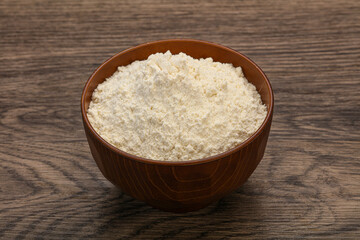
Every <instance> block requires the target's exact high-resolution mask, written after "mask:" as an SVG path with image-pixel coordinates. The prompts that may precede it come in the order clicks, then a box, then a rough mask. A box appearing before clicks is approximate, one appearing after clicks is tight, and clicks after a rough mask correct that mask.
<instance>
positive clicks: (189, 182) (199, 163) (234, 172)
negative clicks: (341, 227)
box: [81, 39, 274, 212]
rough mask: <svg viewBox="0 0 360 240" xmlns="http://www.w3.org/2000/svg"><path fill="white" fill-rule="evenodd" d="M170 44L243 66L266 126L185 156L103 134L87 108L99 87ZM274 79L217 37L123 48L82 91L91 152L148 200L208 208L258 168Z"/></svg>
mask: <svg viewBox="0 0 360 240" xmlns="http://www.w3.org/2000/svg"><path fill="white" fill-rule="evenodd" d="M167 50H170V51H171V53H172V54H177V53H180V52H183V53H186V54H188V55H190V56H192V57H193V58H207V57H212V58H213V59H214V61H218V62H223V63H232V64H233V65H234V66H235V67H238V66H241V67H242V69H243V72H244V74H245V77H246V78H247V79H248V81H249V82H251V83H252V84H254V85H255V86H256V89H257V90H258V92H259V93H260V95H261V99H262V101H263V103H265V104H266V105H267V110H268V113H267V116H266V119H265V121H264V122H263V124H262V125H261V127H260V128H259V129H258V130H257V131H256V132H255V133H254V134H253V135H252V136H251V137H250V138H249V139H247V140H246V141H245V142H243V143H242V144H240V145H238V146H236V147H235V148H232V149H230V150H229V151H226V152H223V153H221V154H218V155H215V156H211V157H208V158H204V159H197V160H191V161H186V162H168V161H155V160H150V159H145V158H141V157H137V156H134V155H131V154H129V153H126V152H123V151H121V150H119V149H117V148H116V147H114V146H112V145H111V144H109V143H108V142H106V141H105V140H104V139H103V138H101V137H100V136H99V135H98V134H97V133H96V131H95V130H94V129H93V128H92V127H91V124H90V122H89V120H88V118H87V114H86V112H87V109H88V107H89V103H90V101H91V96H92V93H93V91H94V89H95V88H96V87H97V85H98V84H99V83H102V82H103V81H104V80H105V79H106V78H108V77H110V76H111V75H112V74H113V73H114V72H115V71H116V70H117V67H118V66H122V65H128V64H129V63H131V62H133V61H135V60H144V59H146V58H147V57H148V56H149V55H151V54H153V53H157V52H163V53H164V52H166V51H167ZM273 106H274V97H273V92H272V89H271V85H270V82H269V80H268V79H267V77H266V76H265V74H264V73H263V72H262V71H261V69H260V68H259V67H258V66H257V65H256V64H255V63H254V62H252V61H251V60H250V59H248V58H247V57H245V56H244V55H242V54H240V53H238V52H236V51H234V50H232V49H229V48H227V47H223V46H220V45H217V44H214V43H209V42H204V41H198V40H181V39H176V40H163V41H156V42H150V43H145V44H142V45H139V46H136V47H133V48H130V49H127V50H125V51H122V52H120V53H118V54H116V55H115V56H113V57H112V58H110V59H109V60H107V61H106V62H105V63H103V64H102V65H101V66H100V67H99V68H98V69H96V71H95V72H94V73H93V74H92V75H91V76H90V78H89V80H88V81H87V83H86V85H85V87H84V90H83V93H82V97H81V112H82V118H83V123H84V128H85V133H86V137H87V139H88V142H89V146H90V150H91V153H92V155H93V157H94V159H95V161H96V163H97V165H98V167H99V169H100V171H101V172H102V174H103V175H104V176H105V177H106V178H107V179H108V180H109V181H110V182H112V183H113V184H114V185H116V186H117V187H119V188H120V189H121V190H122V191H123V192H125V193H126V194H128V195H130V196H132V197H134V198H136V199H138V200H141V201H144V202H146V203H148V204H149V205H151V206H153V207H156V208H159V209H162V210H166V211H172V212H188V211H193V210H197V209H200V208H203V207H205V206H207V205H209V204H210V203H212V202H214V201H216V200H218V199H220V198H222V197H223V196H225V195H226V194H228V193H230V192H232V191H234V190H235V189H237V188H238V187H240V186H241V185H242V184H243V183H244V182H245V181H246V180H247V179H248V178H249V177H250V175H251V174H252V173H253V171H254V170H255V168H256V167H257V165H258V164H259V162H260V160H261V159H262V157H263V155H264V151H265V146H266V143H267V139H268V136H269V132H270V125H271V120H272V115H273Z"/></svg>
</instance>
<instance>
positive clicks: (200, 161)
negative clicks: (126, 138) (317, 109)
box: [81, 39, 274, 166]
mask: <svg viewBox="0 0 360 240" xmlns="http://www.w3.org/2000/svg"><path fill="white" fill-rule="evenodd" d="M166 42H179V43H180V42H194V43H201V44H206V45H212V46H214V47H217V48H222V49H224V50H226V51H230V52H232V53H235V54H237V55H240V56H241V57H243V58H244V59H245V60H247V61H248V62H250V63H251V64H252V65H254V66H255V68H256V69H257V70H258V71H259V72H260V74H261V75H262V76H263V78H264V79H265V81H266V84H267V87H268V89H269V90H270V106H269V110H268V111H267V114H266V117H265V119H264V121H263V123H262V124H261V125H260V127H259V128H258V129H257V130H256V132H255V133H253V134H252V135H251V136H250V137H249V138H247V139H246V140H245V141H244V142H242V143H240V144H239V145H236V146H235V147H233V148H231V149H229V150H227V151H225V152H222V153H219V154H216V155H212V156H209V157H206V158H201V159H194V160H185V161H169V160H153V159H148V158H143V157H139V156H136V155H133V154H130V153H127V152H125V151H122V150H120V149H118V148H117V147H115V146H113V145H111V144H110V143H108V142H107V141H106V140H105V139H103V138H102V137H101V136H100V135H99V134H98V133H97V132H96V131H95V129H94V128H93V127H92V126H91V124H90V122H89V119H88V117H87V114H86V112H87V109H85V93H86V92H87V89H88V87H89V85H90V82H91V81H92V79H93V77H94V76H95V75H96V74H97V73H98V72H99V71H100V70H101V69H102V68H103V67H104V66H105V65H106V64H108V63H109V62H110V61H112V60H113V59H114V58H116V57H118V56H119V55H122V54H125V53H127V52H130V51H133V50H135V49H138V48H142V47H145V46H147V45H152V44H159V43H166ZM273 108H274V93H273V89H272V87H271V84H270V81H269V79H268V78H267V76H266V75H265V73H264V72H263V71H262V70H261V68H260V67H259V66H258V65H257V64H256V63H255V62H254V61H252V60H251V59H250V58H248V57H247V56H245V55H244V54H242V53H240V52H238V51H235V50H234V49H231V48H229V47H225V46H222V45H220V44H217V43H213V42H208V41H203V40H196V39H164V40H157V41H151V42H146V43H143V44H139V45H136V46H134V47H130V48H127V49H125V50H123V51H121V52H119V53H117V54H115V55H113V56H112V57H110V58H109V59H107V60H106V61H105V62H103V63H102V64H101V65H100V66H99V67H98V68H96V70H95V71H94V72H93V73H92V74H91V76H90V77H89V79H88V80H87V81H86V83H85V86H84V88H83V91H82V94H81V114H82V118H83V122H84V123H85V124H86V126H87V127H88V128H89V129H90V132H91V134H92V135H93V136H95V137H96V138H97V139H98V140H99V141H100V142H101V143H102V144H103V145H104V146H106V147H107V148H109V149H111V150H112V151H114V152H116V153H118V154H120V155H123V156H125V157H127V158H129V159H132V160H135V161H138V162H142V163H147V164H159V165H163V166H188V165H197V164H204V163H208V162H212V161H216V160H219V159H222V158H224V157H226V156H229V155H231V154H233V153H235V152H237V151H239V150H240V149H241V148H243V147H245V146H247V145H249V144H250V143H251V142H253V141H254V140H255V139H256V138H257V137H258V136H259V135H260V133H261V132H262V131H263V130H264V128H265V127H266V126H267V124H268V122H269V121H270V120H271V117H272V114H273Z"/></svg>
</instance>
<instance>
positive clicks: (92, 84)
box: [81, 39, 274, 165]
mask: <svg viewBox="0 0 360 240" xmlns="http://www.w3.org/2000/svg"><path fill="white" fill-rule="evenodd" d="M168 50H170V51H171V53H172V54H177V53H180V52H183V53H186V54H187V55H189V56H191V57H193V58H197V59H199V58H208V57H212V58H213V60H214V61H217V62H222V63H231V64H233V65H234V66H235V67H238V66H241V67H242V70H243V72H244V75H245V77H246V78H247V80H248V81H249V82H251V83H252V84H254V85H255V87H256V89H257V91H258V92H259V94H260V96H261V99H262V101H263V103H264V104H265V105H266V106H267V108H268V113H267V115H266V118H265V120H264V122H263V124H262V125H261V126H260V128H259V129H258V130H257V131H256V132H255V133H254V134H253V135H252V136H251V137H250V138H248V139H247V140H246V141H245V142H243V143H241V144H240V145H238V146H236V147H235V148H232V149H230V150H228V151H226V152H224V153H219V154H218V155H215V156H210V157H207V158H205V159H198V160H190V161H185V162H183V161H180V162H172V161H158V160H151V159H144V158H140V157H137V156H134V155H131V154H128V153H126V152H123V151H121V150H119V149H116V148H115V147H113V146H111V144H108V143H107V142H106V141H105V140H103V139H102V138H101V137H100V136H99V135H98V134H97V133H96V132H95V130H94V129H92V127H91V125H90V123H89V120H88V118H87V114H86V111H87V109H88V107H89V104H90V102H91V97H92V93H93V91H94V90H95V89H96V87H97V85H98V84H100V83H102V82H104V81H105V80H106V78H108V77H110V76H112V75H113V74H114V73H115V71H116V70H117V68H118V66H126V65H128V64H130V63H132V62H134V61H136V60H145V59H147V58H148V56H149V55H151V54H154V53H158V52H162V53H165V52H166V51H168ZM273 101H274V99H273V92H272V89H271V85H270V82H269V81H268V79H267V77H266V76H265V74H264V73H263V72H262V70H261V69H260V68H259V67H258V66H257V65H256V64H255V63H254V62H252V61H251V60H250V59H248V58H247V57H246V56H244V55H242V54H240V53H238V52H236V51H234V50H232V49H230V48H227V47H224V46H221V45H217V44H214V43H209V42H204V41H199V40H190V39H189V40H188V39H185V40H183V39H173V40H161V41H156V42H151V43H146V44H142V45H139V46H136V47H133V48H130V49H127V50H125V51H122V52H120V53H118V54H116V55H115V56H113V57H111V58H110V59H108V60H107V61H106V62H104V63H103V64H102V65H101V66H100V67H99V68H98V69H96V71H95V72H94V73H93V74H92V75H91V76H90V78H89V80H88V82H87V83H86V85H85V87H84V90H83V94H82V98H81V110H82V116H83V120H84V124H86V125H87V126H88V128H89V129H90V131H91V132H92V134H93V135H94V136H95V137H96V138H99V139H100V141H101V142H102V143H103V144H105V145H106V146H107V147H108V148H110V149H112V150H114V151H116V152H118V153H120V154H121V155H124V156H127V157H129V158H131V159H134V160H136V161H141V162H145V163H150V162H151V163H156V164H161V165H193V164H199V163H205V162H208V161H213V160H216V159H220V158H222V157H225V156H227V155H229V154H231V153H233V152H236V151H238V150H239V149H240V148H242V147H243V146H246V145H247V144H248V143H250V142H251V141H252V140H253V139H255V138H256V136H257V135H258V134H259V133H260V132H261V131H262V130H263V129H264V127H265V125H266V124H267V122H268V121H271V116H272V111H273Z"/></svg>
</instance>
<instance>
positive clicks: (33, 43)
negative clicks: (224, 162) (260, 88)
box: [0, 0, 360, 239]
mask: <svg viewBox="0 0 360 240" xmlns="http://www.w3.org/2000/svg"><path fill="white" fill-rule="evenodd" d="M166 38H195V39H202V40H207V41H212V42H216V43H220V44H222V45H225V46H228V47H231V48H233V49H235V50H238V51H240V52H242V53H244V54H246V55H247V56H249V57H250V58H251V59H253V60H254V61H255V62H256V63H258V64H259V66H260V67H261V68H262V69H263V70H264V71H265V73H266V74H267V75H268V77H269V79H270V80H271V82H272V85H273V88H274V93H275V113H274V120H273V125H272V130H271V134H270V138H269V142H268V146H267V150H266V153H265V156H264V158H263V160H262V162H261V163H260V165H259V166H258V168H257V169H256V171H255V172H254V174H253V175H252V176H251V178H250V179H249V180H248V182H247V183H246V184H245V185H243V186H242V187H241V188H239V189H238V190H237V191H236V192H234V193H233V194H230V195H229V196H227V197H225V198H224V199H222V200H220V201H219V202H217V203H214V204H213V205H211V206H209V207H208V208H206V209H203V210H200V211H197V212H191V213H186V214H173V213H167V212H162V211H159V210H156V209H153V208H151V207H149V206H147V205H146V204H144V203H142V202H139V201H137V200H134V199H132V198H131V197H129V196H126V195H124V194H123V193H122V192H121V191H120V190H118V189H116V188H115V187H114V186H113V185H112V184H110V183H109V182H108V181H107V180H105V178H104V177H103V176H102V175H101V173H100V171H99V169H98V168H97V166H96V165H95V162H94V160H93V159H92V156H91V154H90V151H89V147H88V144H87V141H86V139H85V135H84V131H83V127H82V120H81V115H80V95H81V91H82V88H83V86H84V84H85V82H86V80H87V78H88V77H89V76H90V74H91V73H92V72H93V71H94V69H95V68H96V67H97V66H99V65H100V64H101V63H102V62H103V61H105V60H106V59H107V58H109V57H110V56H112V55H114V54H115V53H117V52H119V51H121V50H123V49H126V48H128V47H131V46H134V45H137V44H140V43H144V42H147V41H152V40H158V39H166ZM0 50H1V51H0V52H1V53H0V81H1V82H0V83H1V84H0V238H1V239H12V238H16V239H21V238H28V239H33V238H38V239H67V238H77V239H79V238H81V239H91V238H94V239H134V238H138V239H151V238H159V239H193V238H194V239H195V238H196V239H238V238H240V237H245V238H254V239H289V238H318V239H330V238H333V239H360V132H359V128H360V120H359V119H360V80H359V79H360V2H359V1H358V0H352V1H351V0H348V1H345V0H341V1H340V0H332V1H306V2H304V1H287V0H279V1H247V0H246V1H236V2H235V1H230V0H222V1H177V3H175V1H160V0H159V1H139V0H131V1H117V2H116V1H96V0H91V1H43V0H34V1H27V0H21V1H10V0H5V1H4V0H2V1H1V2H0Z"/></svg>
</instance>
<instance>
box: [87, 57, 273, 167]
mask: <svg viewBox="0 0 360 240" xmlns="http://www.w3.org/2000/svg"><path fill="white" fill-rule="evenodd" d="M266 113H267V110H266V106H265V105H264V104H263V103H262V102H261V99H260V95H259V94H258V92H257V91H256V88H255V86H254V85H252V84H251V83H249V82H248V81H247V80H246V79H245V77H244V75H243V73H242V70H241V68H240V67H238V68H234V67H233V65H231V64H223V63H219V62H214V61H213V59H212V58H206V59H200V60H198V59H194V58H192V57H190V56H188V55H186V54H184V53H180V54H177V55H172V54H171V53H170V52H169V51H168V52H166V53H165V54H163V53H156V54H153V55H150V56H149V58H148V59H147V60H144V61H135V62H133V63H131V64H130V65H128V66H121V67H119V68H118V71H117V72H116V73H114V75H113V76H111V77H110V78H108V79H107V80H106V81H105V82H103V83H102V84H99V85H98V87H97V89H96V90H95V91H94V93H93V96H92V101H91V103H90V106H89V109H88V112H87V114H88V118H89V121H90V123H91V125H92V126H93V128H94V129H95V130H96V132H97V133H98V134H99V135H100V136H101V137H102V138H104V139H105V140H106V141H107V142H109V143H110V144H112V145H114V146H115V147H117V148H119V149H120V150H122V151H125V152H128V153H130V154H133V155H136V156H140V157H143V158H148V159H154V160H165V161H186V160H194V159H200V158H204V157H209V156H212V155H215V154H219V153H222V152H224V151H227V150H229V149H230V148H232V147H235V146H236V145H238V144H240V143H241V142H243V141H245V140H246V139H247V138H249V137H250V136H251V135H252V134H253V133H254V132H255V131H256V130H257V129H258V128H259V127H260V125H261V124H262V122H263V121H264V119H265V116H266Z"/></svg>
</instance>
